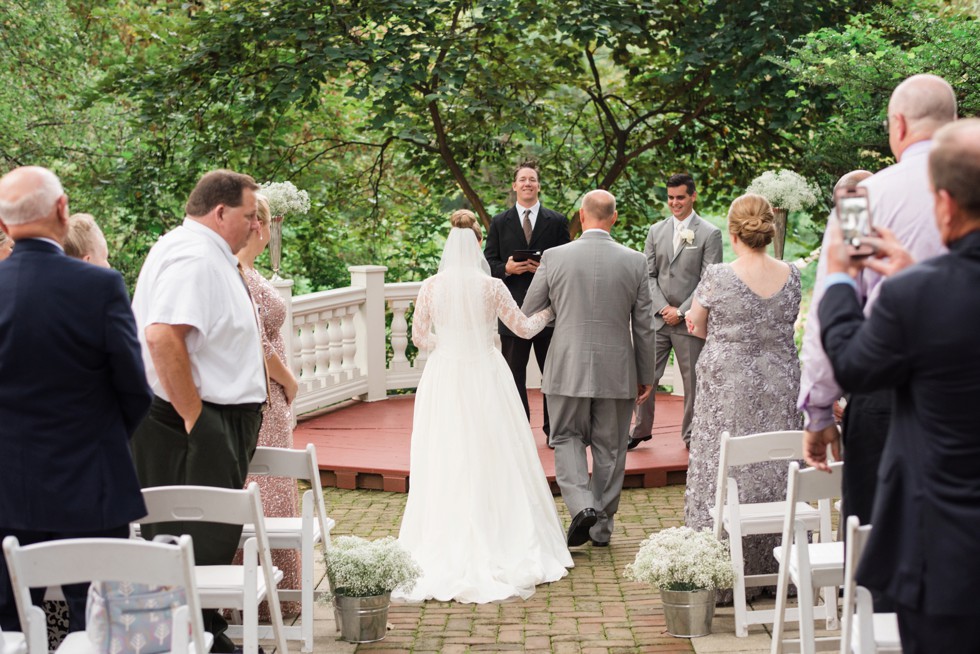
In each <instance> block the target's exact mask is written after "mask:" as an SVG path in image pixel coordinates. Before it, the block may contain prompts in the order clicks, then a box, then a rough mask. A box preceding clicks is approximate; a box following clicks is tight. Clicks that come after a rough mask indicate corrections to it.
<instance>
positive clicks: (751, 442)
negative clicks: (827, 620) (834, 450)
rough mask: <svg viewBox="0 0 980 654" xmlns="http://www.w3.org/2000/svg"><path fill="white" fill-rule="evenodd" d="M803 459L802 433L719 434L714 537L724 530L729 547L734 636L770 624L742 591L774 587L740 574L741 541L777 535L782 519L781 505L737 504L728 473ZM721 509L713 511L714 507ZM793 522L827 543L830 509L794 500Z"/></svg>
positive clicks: (770, 580) (771, 579)
mask: <svg viewBox="0 0 980 654" xmlns="http://www.w3.org/2000/svg"><path fill="white" fill-rule="evenodd" d="M802 458H803V432H802V431H772V432H765V433H761V434H750V435H748V436H738V437H733V436H731V435H730V434H729V433H728V432H727V431H726V432H724V433H722V435H721V452H720V455H719V457H718V485H717V488H716V496H715V507H716V508H715V511H714V519H715V524H714V526H715V536H716V537H717V538H718V539H719V540H721V539H722V537H723V536H724V533H725V532H727V534H728V537H729V543H730V548H731V556H732V565H733V567H734V568H735V584H734V588H733V594H734V603H735V635H736V636H738V637H739V638H744V637H746V636H748V635H749V625H753V624H771V623H772V622H773V620H774V617H775V611H773V610H771V609H761V610H754V611H750V610H748V607H747V602H746V599H745V589H746V588H747V587H757V586H774V585H775V584H776V577H777V575H776V574H774V573H773V574H754V575H746V574H745V559H744V555H743V550H742V539H743V538H744V537H745V536H755V535H759V534H780V533H782V530H783V520H784V518H785V516H786V501H785V500H780V501H777V502H755V503H743V502H740V501H739V496H738V483H737V482H736V480H735V479H733V478H731V477H730V476H729V475H730V470H731V469H732V468H735V467H738V466H744V465H749V464H752V463H761V462H765V461H790V460H793V459H802ZM719 506H720V507H722V509H721V511H718V509H717V507H719ZM796 519H797V520H802V521H803V524H804V525H805V526H806V528H807V530H809V531H811V532H814V533H817V532H819V533H820V540H821V542H826V541H829V540H830V531H831V525H830V507H829V505H827V506H823V507H821V509H817V508H814V507H812V506H810V505H809V504H805V503H803V502H799V503H797V505H796ZM790 617H791V619H793V620H798V619H799V618H798V616H797V610H796V609H791V610H790Z"/></svg>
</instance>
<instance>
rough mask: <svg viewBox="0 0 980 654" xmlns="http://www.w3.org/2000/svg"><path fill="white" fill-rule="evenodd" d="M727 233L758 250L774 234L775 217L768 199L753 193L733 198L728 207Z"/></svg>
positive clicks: (769, 241)
mask: <svg viewBox="0 0 980 654" xmlns="http://www.w3.org/2000/svg"><path fill="white" fill-rule="evenodd" d="M728 233H729V234H734V235H735V236H737V237H738V240H740V241H742V242H743V243H745V244H746V245H747V246H749V247H750V248H752V249H753V250H760V249H762V248H764V247H766V246H767V245H769V244H770V243H772V239H773V238H775V236H776V219H775V216H773V213H772V205H770V204H769V200H767V199H765V198H764V197H762V196H761V195H756V194H755V193H746V194H745V195H743V196H741V197H738V198H735V201H734V202H732V206H731V207H730V208H729V209H728Z"/></svg>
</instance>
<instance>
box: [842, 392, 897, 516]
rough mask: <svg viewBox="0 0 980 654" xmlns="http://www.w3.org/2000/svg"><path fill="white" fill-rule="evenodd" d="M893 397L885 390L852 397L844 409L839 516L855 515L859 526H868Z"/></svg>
mask: <svg viewBox="0 0 980 654" xmlns="http://www.w3.org/2000/svg"><path fill="white" fill-rule="evenodd" d="M893 401H894V394H893V392H892V391H891V389H889V390H884V391H875V392H873V393H852V394H851V395H850V396H848V398H847V408H846V409H844V419H843V423H842V434H841V441H842V442H843V445H844V460H845V461H846V462H847V465H845V466H844V480H843V491H842V493H843V502H842V513H843V515H844V519H846V517H847V516H852V515H856V516H857V517H858V519H860V520H861V524H862V525H868V524H871V510H872V507H873V506H874V500H875V488H876V487H877V485H878V465H879V464H880V463H881V454H882V452H883V451H884V449H885V439H886V438H887V436H888V427H889V425H890V424H891V411H892V403H893Z"/></svg>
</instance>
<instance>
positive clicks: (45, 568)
mask: <svg viewBox="0 0 980 654" xmlns="http://www.w3.org/2000/svg"><path fill="white" fill-rule="evenodd" d="M3 553H4V556H5V557H6V558H7V566H8V568H9V570H10V580H11V583H12V585H13V588H14V598H15V600H16V602H17V613H18V614H19V616H20V622H21V625H23V626H24V627H25V629H26V631H27V651H28V652H29V653H30V654H46V653H47V651H48V635H47V625H46V621H45V617H44V611H43V610H41V607H39V606H34V604H33V603H32V602H31V592H30V589H31V588H41V587H45V586H61V585H62V584H77V583H83V582H89V581H125V582H134V583H143V584H149V585H152V586H181V587H183V588H184V592H185V595H186V596H187V604H185V605H184V606H181V607H178V608H177V609H176V610H175V611H174V612H173V624H172V626H171V631H170V633H171V639H172V640H171V644H170V647H171V652H174V653H175V654H184V653H191V654H193V653H195V652H197V653H201V654H206V653H207V652H209V651H210V650H211V642H212V638H211V634H208V633H207V632H205V631H204V625H203V622H202V620H201V606H200V601H199V598H198V593H197V585H196V582H195V579H194V550H193V547H192V545H191V539H190V536H183V537H181V538H180V540H179V542H178V544H177V545H171V544H167V543H148V542H145V541H137V540H125V539H120V538H77V539H69V540H55V541H48V542H46V543H38V544H36V545H26V546H24V547H21V546H20V543H18V541H17V538H16V537H14V536H8V537H7V538H5V539H4V541H3ZM188 637H189V638H190V640H188ZM5 642H6V641H5ZM4 651H5V652H6V650H4ZM97 651H98V650H97V649H96V647H95V645H94V644H93V643H92V641H91V640H89V638H88V634H87V633H86V632H84V631H76V632H74V633H70V634H68V636H66V637H65V640H64V641H63V642H62V643H61V646H59V647H58V650H57V652H58V654H90V653H91V654H95V653H96V652H97Z"/></svg>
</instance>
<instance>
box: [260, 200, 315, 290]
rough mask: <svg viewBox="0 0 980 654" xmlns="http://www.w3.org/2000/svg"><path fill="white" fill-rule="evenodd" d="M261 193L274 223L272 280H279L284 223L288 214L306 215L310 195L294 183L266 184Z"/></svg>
mask: <svg viewBox="0 0 980 654" xmlns="http://www.w3.org/2000/svg"><path fill="white" fill-rule="evenodd" d="M259 192H260V193H261V194H262V195H264V196H265V199H266V200H268V201H269V213H271V214H272V223H271V224H270V225H269V229H270V232H271V234H272V235H271V237H270V239H269V264H270V265H271V267H272V279H273V280H277V279H279V263H280V260H281V259H282V221H283V219H284V218H285V217H286V214H287V213H292V214H297V213H299V214H305V213H308V212H309V210H310V195H309V193H307V192H306V191H301V190H299V189H298V188H296V185H295V184H293V183H292V182H264V183H262V184H259Z"/></svg>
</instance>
